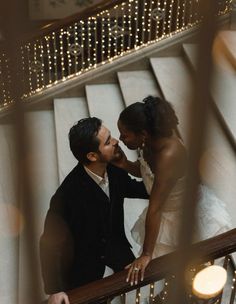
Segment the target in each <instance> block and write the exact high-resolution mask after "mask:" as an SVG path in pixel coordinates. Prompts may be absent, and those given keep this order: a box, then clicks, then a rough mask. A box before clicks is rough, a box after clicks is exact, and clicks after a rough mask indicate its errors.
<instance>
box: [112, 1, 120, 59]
mask: <svg viewBox="0 0 236 304" xmlns="http://www.w3.org/2000/svg"><path fill="white" fill-rule="evenodd" d="M118 8H119V7H118V5H116V6H115V7H114V11H115V19H114V25H113V27H112V28H113V38H114V39H113V47H114V54H113V56H114V57H117V55H118V40H119V38H120V30H119V25H118V18H119V14H118Z"/></svg>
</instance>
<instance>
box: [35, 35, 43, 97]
mask: <svg viewBox="0 0 236 304" xmlns="http://www.w3.org/2000/svg"><path fill="white" fill-rule="evenodd" d="M39 49H40V47H39V40H36V42H35V43H34V53H33V54H34V55H33V58H34V65H33V71H34V74H35V77H36V91H37V92H38V91H39V90H40V88H41V85H40V82H41V81H40V80H41V77H40V76H41V73H40V72H41V69H44V64H43V65H41V62H40V60H38V52H37V51H38V50H39Z"/></svg>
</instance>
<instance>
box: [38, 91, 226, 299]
mask: <svg viewBox="0 0 236 304" xmlns="http://www.w3.org/2000/svg"><path fill="white" fill-rule="evenodd" d="M177 125H178V119H177V117H176V114H175V112H174V110H173V108H172V106H171V105H170V103H168V102H167V101H165V100H162V99H160V98H158V97H152V96H149V97H147V98H145V99H144V100H143V101H142V102H136V103H134V104H131V105H130V106H128V107H127V108H126V109H124V110H123V112H122V113H121V114H120V117H119V120H118V128H119V131H120V140H121V141H122V142H123V143H124V144H125V145H126V146H127V147H128V148H129V149H133V150H136V149H137V150H138V159H137V161H136V162H131V161H129V160H128V159H127V158H126V156H125V154H124V153H123V151H122V150H121V149H120V147H119V145H118V140H116V139H115V138H113V137H112V136H111V134H110V131H109V130H108V129H107V128H106V127H105V126H104V125H103V124H102V122H101V120H100V119H98V118H95V117H92V118H85V119H82V120H80V121H79V122H78V123H77V124H76V125H74V126H73V127H72V128H71V130H70V132H69V141H70V148H71V151H72V153H73V155H74V156H75V158H76V159H77V160H78V165H77V166H76V167H75V168H74V169H73V170H72V171H71V172H70V173H69V174H68V176H67V177H66V178H65V180H64V181H63V183H62V184H61V185H60V187H59V188H58V190H57V191H56V193H55V194H54V196H53V197H52V199H51V202H50V208H49V210H48V213H47V216H46V220H45V226H44V232H43V235H42V237H41V240H40V255H41V265H42V275H43V279H44V285H45V291H46V293H47V294H49V300H48V302H49V303H50V304H61V303H63V301H64V302H65V304H68V303H69V299H68V296H67V295H66V291H67V290H70V289H73V288H76V287H79V286H81V285H84V284H87V283H89V282H91V281H94V280H98V279H100V278H102V277H103V274H104V270H105V266H106V265H107V266H109V267H110V268H112V269H113V270H114V272H118V271H121V270H123V269H124V268H125V267H126V268H127V281H128V282H130V284H131V285H133V284H135V283H137V282H138V281H139V280H142V279H143V277H144V272H145V268H146V267H147V265H148V264H149V262H150V261H151V259H152V258H155V257H158V256H161V255H164V254H167V253H169V252H171V251H173V250H175V249H176V247H177V245H178V244H177V241H178V239H177V232H178V225H179V223H180V221H181V213H182V210H181V201H182V196H183V193H184V186H185V172H186V163H187V161H186V160H187V152H186V148H185V146H184V143H183V141H182V139H181V138H180V136H179V133H178V130H177ZM128 173H130V174H131V175H133V176H136V177H142V180H143V181H142V182H138V181H136V180H135V179H132V178H131V177H130V176H129V175H128ZM199 192H200V200H199V203H198V206H199V208H198V214H197V218H198V220H199V222H201V231H200V230H199V229H198V228H197V227H196V229H195V234H196V236H195V241H198V240H201V239H206V238H209V237H212V236H215V235H217V234H220V233H223V232H225V231H227V230H229V229H230V219H229V216H228V214H227V212H226V210H225V206H224V204H223V202H221V201H220V200H219V199H218V198H217V197H216V196H215V194H214V193H213V192H212V191H211V190H210V189H209V188H207V187H206V186H204V185H199ZM125 197H129V198H148V199H149V204H148V207H147V208H146V209H144V211H143V213H142V214H141V215H140V217H139V219H138V220H137V222H136V223H135V225H134V227H133V229H132V235H133V237H134V239H135V240H136V241H137V242H138V243H139V244H140V245H141V252H140V254H139V256H138V257H137V258H135V256H134V255H133V252H132V251H131V248H130V247H131V246H130V244H129V242H128V240H127V238H126V236H125V231H124V214H123V203H124V198H125ZM189 203H191V202H189Z"/></svg>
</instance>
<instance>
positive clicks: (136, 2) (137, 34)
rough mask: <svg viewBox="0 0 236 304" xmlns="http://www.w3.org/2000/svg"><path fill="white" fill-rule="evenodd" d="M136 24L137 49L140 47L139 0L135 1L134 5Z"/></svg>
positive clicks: (135, 46) (135, 38)
mask: <svg viewBox="0 0 236 304" xmlns="http://www.w3.org/2000/svg"><path fill="white" fill-rule="evenodd" d="M134 24H135V32H134V48H137V46H138V45H139V24H138V0H135V3H134Z"/></svg>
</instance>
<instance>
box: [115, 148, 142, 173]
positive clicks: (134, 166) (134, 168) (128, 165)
mask: <svg viewBox="0 0 236 304" xmlns="http://www.w3.org/2000/svg"><path fill="white" fill-rule="evenodd" d="M112 164H113V165H115V166H116V167H119V168H122V169H124V170H125V171H126V172H128V173H130V174H131V175H133V176H136V177H141V172H140V164H139V161H138V160H136V161H135V162H132V161H130V160H128V159H127V156H126V155H125V153H124V151H123V150H122V149H121V148H120V149H119V151H118V153H117V158H116V159H114V160H113V161H112Z"/></svg>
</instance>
